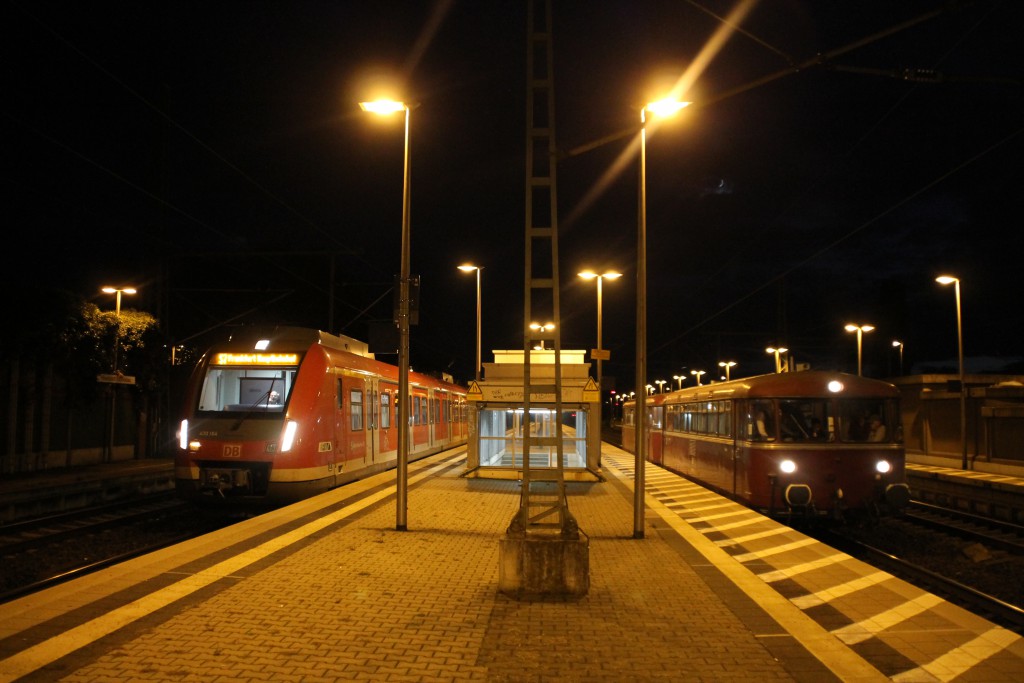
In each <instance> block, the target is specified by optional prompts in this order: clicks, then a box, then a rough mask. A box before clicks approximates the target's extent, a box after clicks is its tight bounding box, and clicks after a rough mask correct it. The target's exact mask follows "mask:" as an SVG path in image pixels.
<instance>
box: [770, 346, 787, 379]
mask: <svg viewBox="0 0 1024 683" xmlns="http://www.w3.org/2000/svg"><path fill="white" fill-rule="evenodd" d="M786 351H789V349H787V348H786V347H784V346H780V347H775V346H769V347H768V348H767V349H765V353H772V354H775V374H779V373H780V372H782V360H781V358H780V356H781V355H782V354H783V353H785V352H786Z"/></svg>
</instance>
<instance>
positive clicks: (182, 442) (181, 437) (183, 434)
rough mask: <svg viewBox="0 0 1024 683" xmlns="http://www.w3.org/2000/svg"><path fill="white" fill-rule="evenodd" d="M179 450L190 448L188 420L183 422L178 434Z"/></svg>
mask: <svg viewBox="0 0 1024 683" xmlns="http://www.w3.org/2000/svg"><path fill="white" fill-rule="evenodd" d="M178 448H180V449H181V450H185V449H186V448H188V420H182V421H181V430H180V431H179V432H178Z"/></svg>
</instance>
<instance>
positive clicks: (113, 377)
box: [96, 372, 135, 384]
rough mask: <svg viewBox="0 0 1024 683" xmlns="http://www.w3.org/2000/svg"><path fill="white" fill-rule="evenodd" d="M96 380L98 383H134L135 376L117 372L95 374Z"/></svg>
mask: <svg viewBox="0 0 1024 683" xmlns="http://www.w3.org/2000/svg"><path fill="white" fill-rule="evenodd" d="M96 381H97V382H99V383H100V384H135V377H134V376H132V375H122V374H121V373H120V372H118V373H116V374H113V373H112V374H109V375H96Z"/></svg>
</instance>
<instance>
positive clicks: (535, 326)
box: [530, 323, 555, 350]
mask: <svg viewBox="0 0 1024 683" xmlns="http://www.w3.org/2000/svg"><path fill="white" fill-rule="evenodd" d="M530 329H531V330H533V331H534V332H550V331H551V330H553V329H555V324H554V323H544V324H543V325H541V324H540V323H530ZM534 348H535V349H541V350H543V349H544V336H543V335H542V336H541V337H540V346H535V347H534Z"/></svg>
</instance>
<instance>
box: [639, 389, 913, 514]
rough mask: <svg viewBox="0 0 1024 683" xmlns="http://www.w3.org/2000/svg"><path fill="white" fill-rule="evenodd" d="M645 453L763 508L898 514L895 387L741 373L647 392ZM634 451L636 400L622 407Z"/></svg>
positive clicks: (902, 496) (901, 490)
mask: <svg viewBox="0 0 1024 683" xmlns="http://www.w3.org/2000/svg"><path fill="white" fill-rule="evenodd" d="M646 406H647V423H646V427H647V437H646V438H647V440H646V442H645V443H646V458H647V460H649V461H650V462H653V463H656V464H658V465H661V466H663V467H665V468H666V469H670V470H672V471H674V472H678V473H679V474H682V475H683V476H685V477H687V478H688V479H691V480H693V481H696V482H698V483H700V484H702V485H704V486H707V487H709V488H711V489H714V490H716V491H718V492H720V493H722V494H724V495H726V496H729V497H730V498H732V499H734V500H737V501H739V502H742V503H744V504H746V505H749V506H750V507H752V508H754V509H756V510H759V511H761V512H763V513H765V514H769V515H773V516H780V515H787V516H792V515H800V516H807V517H812V518H817V517H831V518H833V519H835V520H845V521H851V518H853V517H857V516H864V515H866V516H869V517H875V516H879V515H882V514H889V513H893V512H898V511H900V510H902V509H903V508H904V507H906V505H907V503H908V502H909V500H910V493H909V489H908V487H907V485H906V483H905V481H904V463H905V457H904V449H903V433H902V427H901V425H900V411H899V390H898V389H897V388H896V387H895V386H893V385H892V384H889V383H887V382H882V381H879V380H874V379H866V378H863V377H858V376H856V375H848V374H843V373H837V372H825V371H802V372H792V373H778V374H771V375H760V376H757V377H747V378H745V379H737V380H732V381H728V382H717V383H713V384H709V385H704V386H694V387H688V388H685V389H682V390H679V391H674V392H671V393H666V394H656V395H654V396H650V397H648V399H647V401H646ZM623 408H624V412H623V425H622V442H623V448H625V449H626V450H628V451H631V452H634V451H635V435H636V404H635V402H632V403H626V404H624V406H623Z"/></svg>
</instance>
